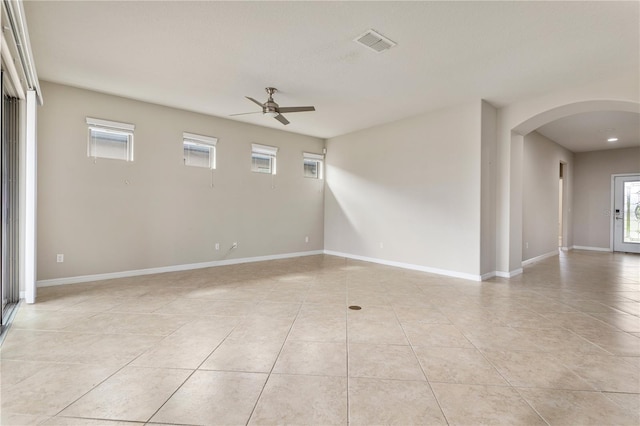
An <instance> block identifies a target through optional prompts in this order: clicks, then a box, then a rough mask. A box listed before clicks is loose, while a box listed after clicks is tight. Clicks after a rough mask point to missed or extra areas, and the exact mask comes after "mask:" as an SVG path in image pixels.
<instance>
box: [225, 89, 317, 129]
mask: <svg viewBox="0 0 640 426" xmlns="http://www.w3.org/2000/svg"><path fill="white" fill-rule="evenodd" d="M265 90H266V91H267V93H268V94H269V99H267V102H265V103H260V102H258V101H256V100H255V99H253V98H251V97H249V96H245V98H247V99H249V100H250V101H251V102H253V103H254V104H257V105H260V107H261V108H262V111H255V112H242V113H240V114H231V115H230V116H234V115H246V114H257V113H259V112H262V113H263V114H264V115H268V116H270V117H273V118H275V119H276V120H278V121H279V122H281V123H282V124H284V125H285V126H286V125H287V124H289V120H287V119H286V118H284V116H283V115H282V113H289V112H304V111H315V110H316V109H315V107H312V106H297V107H281V106H279V105H278V104H277V103H276V101H274V100H273V94H274V93H276V92H277V91H278V89H276V88H275V87H267V88H265Z"/></svg>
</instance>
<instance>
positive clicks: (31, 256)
mask: <svg viewBox="0 0 640 426" xmlns="http://www.w3.org/2000/svg"><path fill="white" fill-rule="evenodd" d="M37 107H38V100H37V93H36V91H35V90H27V101H26V122H25V160H24V163H23V164H24V165H25V173H24V179H25V182H24V188H25V205H24V216H23V218H24V219H23V220H24V225H23V226H24V245H23V247H22V256H23V258H24V272H23V277H24V290H25V301H26V302H27V303H34V302H35V301H36V288H37V285H36V265H37V263H36V253H37V250H36V247H37V237H36V236H37V233H36V226H37V221H36V212H37V211H38V209H37V202H38V196H37V195H38V163H37V155H38V154H37V152H38V151H37V140H38V139H37V123H38V121H37Z"/></svg>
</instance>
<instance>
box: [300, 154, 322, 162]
mask: <svg viewBox="0 0 640 426" xmlns="http://www.w3.org/2000/svg"><path fill="white" fill-rule="evenodd" d="M302 156H303V157H304V158H310V159H312V160H324V155H322V154H314V153H313V152H303V153H302Z"/></svg>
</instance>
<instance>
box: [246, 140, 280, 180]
mask: <svg viewBox="0 0 640 426" xmlns="http://www.w3.org/2000/svg"><path fill="white" fill-rule="evenodd" d="M277 153H278V148H276V147H274V146H266V145H258V144H256V143H254V144H251V171H253V172H257V173H267V174H272V175H275V174H276V154H277Z"/></svg>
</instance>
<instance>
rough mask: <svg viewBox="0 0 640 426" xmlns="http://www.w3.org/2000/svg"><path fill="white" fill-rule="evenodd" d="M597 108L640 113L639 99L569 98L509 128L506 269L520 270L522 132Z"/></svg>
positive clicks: (515, 271) (511, 272)
mask: <svg viewBox="0 0 640 426" xmlns="http://www.w3.org/2000/svg"><path fill="white" fill-rule="evenodd" d="M597 111H620V112H634V113H637V114H640V103H639V102H635V101H626V100H607V99H598V100H588V101H579V102H572V103H568V104H565V105H561V106H557V107H554V108H551V109H548V110H543V111H540V112H538V113H535V114H533V115H531V116H530V117H529V118H527V119H525V120H521V121H519V123H518V124H517V125H515V126H513V127H512V128H511V129H510V138H511V140H510V146H509V148H510V168H509V169H510V176H509V179H510V191H509V210H510V211H509V218H510V224H509V228H510V229H509V260H508V272H507V273H506V274H504V275H506V276H513V275H516V274H518V273H521V272H522V233H523V219H522V203H523V200H522V189H523V173H522V168H523V156H522V153H523V149H524V136H525V135H527V134H529V133H531V132H532V131H534V130H536V129H538V128H539V127H541V126H543V125H545V124H547V123H550V122H552V121H555V120H558V119H561V118H565V117H569V116H572V115H576V114H581V113H586V112H597Z"/></svg>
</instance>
